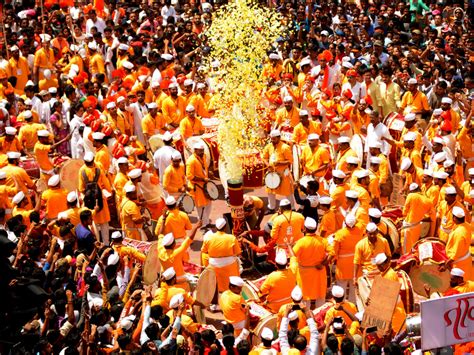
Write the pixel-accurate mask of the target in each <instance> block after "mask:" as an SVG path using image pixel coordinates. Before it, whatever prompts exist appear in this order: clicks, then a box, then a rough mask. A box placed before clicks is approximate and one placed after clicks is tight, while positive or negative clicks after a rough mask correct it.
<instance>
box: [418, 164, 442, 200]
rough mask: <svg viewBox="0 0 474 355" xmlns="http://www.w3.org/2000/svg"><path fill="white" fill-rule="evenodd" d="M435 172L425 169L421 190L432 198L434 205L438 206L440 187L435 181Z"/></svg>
mask: <svg viewBox="0 0 474 355" xmlns="http://www.w3.org/2000/svg"><path fill="white" fill-rule="evenodd" d="M433 178H434V173H433V171H432V170H429V169H424V170H423V179H422V181H423V185H421V192H423V194H424V195H425V196H426V197H428V198H429V199H430V201H431V202H432V203H433V206H435V207H436V206H438V199H439V191H440V187H439V186H438V185H436V184H435V183H434V180H433Z"/></svg>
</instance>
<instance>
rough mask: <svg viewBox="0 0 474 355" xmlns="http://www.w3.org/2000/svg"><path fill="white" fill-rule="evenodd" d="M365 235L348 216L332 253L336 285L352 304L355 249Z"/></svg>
mask: <svg viewBox="0 0 474 355" xmlns="http://www.w3.org/2000/svg"><path fill="white" fill-rule="evenodd" d="M363 235H364V231H363V230H361V229H360V228H358V227H357V226H356V219H355V217H354V215H352V214H348V215H347V216H346V218H345V220H344V227H343V228H341V229H339V230H338V231H337V232H336V234H335V235H334V242H333V247H332V249H331V251H330V262H329V263H331V261H333V260H334V263H335V264H336V284H338V285H339V286H341V287H342V288H343V289H344V290H345V293H346V294H347V297H348V299H349V301H351V302H355V288H354V284H353V283H352V272H353V267H354V266H353V265H354V263H353V258H354V253H355V247H356V245H357V243H358V242H359V241H360V240H361V239H362V237H363ZM346 324H347V323H346Z"/></svg>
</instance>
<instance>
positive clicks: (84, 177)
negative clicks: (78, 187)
mask: <svg viewBox="0 0 474 355" xmlns="http://www.w3.org/2000/svg"><path fill="white" fill-rule="evenodd" d="M82 178H83V179H84V183H85V184H86V185H87V184H88V183H89V178H88V177H87V174H86V171H85V170H82Z"/></svg>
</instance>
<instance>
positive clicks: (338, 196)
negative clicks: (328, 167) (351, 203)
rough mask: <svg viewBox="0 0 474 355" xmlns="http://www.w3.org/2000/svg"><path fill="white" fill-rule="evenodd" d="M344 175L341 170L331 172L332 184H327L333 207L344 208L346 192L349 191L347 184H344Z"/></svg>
mask: <svg viewBox="0 0 474 355" xmlns="http://www.w3.org/2000/svg"><path fill="white" fill-rule="evenodd" d="M346 176H347V175H346V174H345V173H344V172H343V171H342V170H337V169H335V170H333V171H332V182H331V183H330V184H329V193H330V195H331V198H332V200H333V203H334V206H342V207H343V208H345V207H347V206H346V191H347V190H349V184H348V183H346V182H345V179H346Z"/></svg>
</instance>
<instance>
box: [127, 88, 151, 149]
mask: <svg viewBox="0 0 474 355" xmlns="http://www.w3.org/2000/svg"><path fill="white" fill-rule="evenodd" d="M137 99H138V100H137V102H134V103H133V104H131V105H130V106H129V107H127V111H128V112H131V113H132V114H133V130H134V132H135V135H136V136H137V139H138V140H139V141H140V142H143V143H145V136H144V135H143V130H142V119H143V117H145V115H146V114H147V113H148V107H147V106H146V104H145V92H144V91H143V90H138V91H137Z"/></svg>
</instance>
